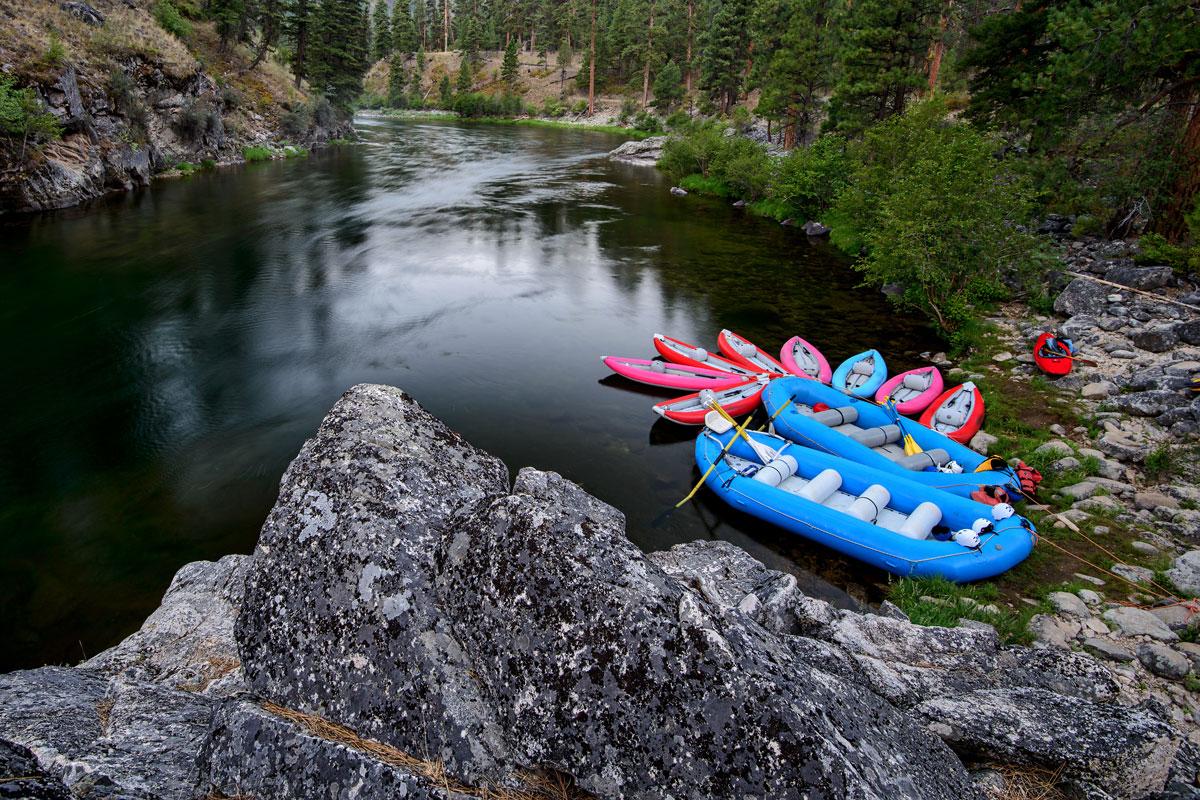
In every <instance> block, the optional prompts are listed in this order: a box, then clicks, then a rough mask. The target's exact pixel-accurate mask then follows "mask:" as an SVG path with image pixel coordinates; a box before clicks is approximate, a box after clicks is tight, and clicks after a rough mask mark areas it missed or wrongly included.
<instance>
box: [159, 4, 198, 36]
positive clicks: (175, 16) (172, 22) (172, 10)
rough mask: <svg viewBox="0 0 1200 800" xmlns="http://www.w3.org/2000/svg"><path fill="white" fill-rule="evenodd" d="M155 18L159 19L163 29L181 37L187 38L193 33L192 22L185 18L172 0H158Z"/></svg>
mask: <svg viewBox="0 0 1200 800" xmlns="http://www.w3.org/2000/svg"><path fill="white" fill-rule="evenodd" d="M154 19H155V20H157V21H158V24H159V25H160V26H162V29H163V30H165V31H166V32H167V33H170V34H172V35H173V36H178V37H179V38H180V39H186V38H187V37H189V36H191V35H192V23H190V22H188V21H187V20H186V19H184V18H183V15H182V14H180V13H179V9H178V8H176V7H175V4H174V3H172V2H171V0H158V2H157V3H155V4H154Z"/></svg>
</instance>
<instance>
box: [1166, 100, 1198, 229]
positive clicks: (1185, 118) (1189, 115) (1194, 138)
mask: <svg viewBox="0 0 1200 800" xmlns="http://www.w3.org/2000/svg"><path fill="white" fill-rule="evenodd" d="M1181 94H1183V93H1182V92H1181ZM1172 99H1174V98H1172ZM1178 103H1179V105H1178V106H1177V107H1178V108H1180V111H1179V117H1180V118H1181V123H1182V125H1183V132H1182V135H1181V136H1180V139H1179V144H1178V145H1177V146H1176V148H1175V154H1174V159H1173V160H1174V161H1175V163H1176V164H1177V165H1178V166H1179V177H1178V178H1176V179H1175V185H1174V186H1173V187H1172V189H1171V197H1170V200H1168V202H1167V207H1166V210H1165V213H1164V214H1163V218H1162V222H1161V223H1159V224H1158V225H1157V226H1156V227H1157V228H1158V231H1159V233H1161V234H1162V235H1163V236H1165V237H1167V239H1168V240H1169V241H1171V242H1180V241H1183V240H1184V239H1186V238H1187V236H1188V234H1189V233H1190V231H1189V230H1188V227H1187V222H1186V221H1184V218H1183V217H1184V215H1185V214H1187V213H1188V212H1190V211H1191V210H1192V209H1193V208H1195V207H1196V196H1197V192H1198V191H1200V97H1198V96H1197V94H1196V92H1195V91H1194V90H1189V91H1187V93H1186V94H1184V96H1182V97H1179V98H1178ZM1173 105H1174V104H1173Z"/></svg>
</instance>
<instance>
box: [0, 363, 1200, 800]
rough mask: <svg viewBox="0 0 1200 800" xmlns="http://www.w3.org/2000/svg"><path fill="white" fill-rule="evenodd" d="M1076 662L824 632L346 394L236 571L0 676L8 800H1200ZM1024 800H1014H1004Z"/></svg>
mask: <svg viewBox="0 0 1200 800" xmlns="http://www.w3.org/2000/svg"><path fill="white" fill-rule="evenodd" d="M1196 777H1197V758H1196V751H1195V749H1194V747H1193V745H1192V744H1191V743H1190V742H1189V741H1188V739H1187V737H1186V736H1185V735H1184V734H1183V732H1182V731H1180V730H1179V729H1177V728H1176V727H1174V726H1173V725H1172V724H1171V722H1170V719H1169V716H1168V715H1167V714H1166V713H1165V711H1164V710H1163V709H1162V708H1160V707H1159V706H1157V705H1156V704H1154V703H1153V702H1144V703H1139V704H1130V703H1128V702H1127V699H1126V698H1125V697H1123V696H1122V693H1121V687H1120V685H1119V684H1118V683H1117V682H1116V681H1115V680H1114V679H1113V678H1112V676H1111V675H1110V673H1109V672H1108V670H1107V668H1106V667H1105V666H1104V664H1103V663H1102V662H1100V661H1097V660H1096V659H1094V658H1092V657H1091V656H1090V655H1087V654H1085V653H1079V652H1070V651H1058V650H1051V649H1041V650H1035V649H1026V648H1022V647H1004V646H1001V645H1000V644H999V642H998V639H997V636H996V633H995V631H993V630H990V629H988V628H987V627H986V626H983V627H960V628H954V629H943V628H925V627H921V626H918V625H914V624H912V623H911V622H909V621H908V620H907V619H906V618H905V617H904V615H903V614H902V613H900V612H899V610H898V609H896V608H894V607H892V606H890V605H888V604H885V605H884V606H883V607H882V608H881V609H880V613H879V614H860V613H856V612H851V611H844V610H838V609H835V608H833V607H831V606H829V605H828V604H826V603H824V602H822V601H820V600H816V599H814V598H810V597H806V596H804V595H803V594H802V593H801V592H800V591H799V590H798V589H797V585H796V581H795V579H794V578H792V577H791V576H789V575H786V574H782V573H779V572H775V571H772V570H769V569H767V568H765V567H764V566H763V565H761V564H760V563H758V562H757V561H755V560H754V559H752V558H751V557H749V556H748V555H747V554H746V553H744V552H742V551H740V550H739V549H737V548H736V547H734V546H732V545H730V544H728V543H723V542H696V543H692V544H688V545H681V546H678V547H675V548H673V549H672V550H670V551H667V552H663V553H654V554H649V555H647V554H644V553H642V552H641V551H639V550H638V549H637V548H636V547H634V546H633V545H632V544H630V542H629V541H628V540H627V539H626V538H625V535H624V519H623V517H622V515H621V514H620V512H619V511H617V510H616V509H614V508H612V507H610V506H608V505H606V504H604V503H602V502H600V501H599V500H597V499H595V498H594V497H591V496H590V495H588V494H587V493H586V492H585V491H584V490H583V489H581V488H580V487H578V486H576V485H574V484H572V483H571V482H570V481H567V480H565V479H564V478H562V477H561V476H559V475H557V474H554V473H549V472H541V471H539V470H536V469H530V468H526V469H523V470H521V471H520V472H519V473H517V476H516V479H515V480H513V481H511V482H510V479H509V472H508V470H507V468H506V467H505V465H504V464H503V463H502V462H500V461H499V460H497V459H495V458H494V457H492V456H490V455H488V454H487V453H485V452H483V451H480V450H478V449H477V448H475V447H473V446H471V445H470V444H469V443H468V442H466V441H464V440H463V439H462V438H461V437H460V436H458V435H457V434H456V433H455V432H454V431H452V430H450V429H449V428H447V427H446V426H445V425H444V424H443V423H441V422H440V421H439V420H437V419H436V418H434V417H432V416H431V415H429V414H428V413H427V412H425V411H424V410H423V409H422V408H421V407H420V406H419V405H418V404H417V403H416V402H415V401H414V400H413V399H412V398H410V397H409V396H408V395H406V394H405V393H404V392H402V391H400V390H398V389H392V388H388V387H382V386H359V387H355V388H354V389H352V390H350V391H349V392H348V393H347V394H346V395H345V396H344V397H343V398H342V400H341V401H339V402H338V404H337V405H336V406H335V407H334V408H333V410H332V411H331V412H330V413H329V415H328V416H327V417H326V419H325V421H324V422H323V423H322V425H321V427H320V430H319V431H318V432H317V434H316V436H315V437H314V438H313V439H312V440H310V441H309V442H308V443H307V444H306V445H305V446H304V448H303V449H302V451H301V452H300V454H299V456H298V457H297V458H296V460H295V461H294V462H293V463H292V464H291V466H290V467H289V469H288V471H287V473H286V474H285V476H284V478H283V481H282V485H281V489H280V496H279V500H278V502H277V504H276V506H275V508H274V509H273V510H272V512H271V514H270V516H269V518H268V520H267V522H266V524H265V525H264V527H263V531H262V536H261V538H260V541H259V543H258V546H257V547H256V549H255V551H254V553H252V554H251V555H249V556H228V557H226V558H223V559H221V560H220V561H219V562H216V563H208V562H203V563H197V564H190V565H188V566H186V567H184V568H183V569H182V570H180V572H179V574H178V575H177V576H176V578H175V580H174V582H173V583H172V585H171V587H170V588H169V590H168V591H167V594H166V596H165V597H164V599H163V604H162V606H161V607H160V608H159V609H158V610H157V611H156V612H155V613H154V614H153V615H151V616H150V618H148V619H147V620H146V622H145V624H144V625H143V627H142V629H141V630H140V631H138V632H137V633H135V634H134V635H133V636H131V637H130V638H129V639H127V640H125V641H124V642H122V643H121V644H119V645H118V646H117V647H115V648H113V649H111V650H109V651H106V652H105V653H102V654H100V655H98V656H96V657H95V658H92V659H91V660H89V661H86V662H84V663H82V664H80V665H78V666H76V667H71V668H63V667H45V668H42V669H35V670H26V671H21V672H14V673H10V674H8V675H4V676H0V796H5V797H9V796H19V797H20V796H23V797H44V798H59V797H62V798H66V797H77V798H79V797H82V798H100V797H115V796H120V797H139V798H149V797H160V798H194V797H229V796H240V797H254V798H351V797H354V798H394V797H478V796H485V795H486V796H499V797H513V798H537V797H547V798H553V797H560V798H561V797H586V796H596V797H606V798H607V797H611V798H650V797H674V798H685V797H747V798H748V797H853V798H955V800H959V799H960V798H972V797H986V796H988V795H989V794H993V793H994V792H996V791H998V790H999V789H998V787H1000V788H1003V787H1005V786H1007V787H1008V790H1010V791H1015V790H1017V789H1021V787H1022V786H1024V784H1023V783H1022V782H1028V781H1034V782H1038V781H1040V782H1041V785H1043V786H1044V785H1046V784H1055V785H1056V790H1059V791H1063V792H1067V793H1070V794H1072V795H1074V796H1081V797H1082V796H1086V797H1091V798H1129V799H1132V798H1166V797H1200V789H1197V786H1196ZM1014 796H1016V795H1014Z"/></svg>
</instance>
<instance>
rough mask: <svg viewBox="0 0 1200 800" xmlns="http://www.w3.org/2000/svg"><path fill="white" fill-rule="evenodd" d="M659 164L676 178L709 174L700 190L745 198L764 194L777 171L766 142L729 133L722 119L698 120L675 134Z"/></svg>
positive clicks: (668, 140) (676, 179) (703, 176)
mask: <svg viewBox="0 0 1200 800" xmlns="http://www.w3.org/2000/svg"><path fill="white" fill-rule="evenodd" d="M658 166H659V168H660V169H661V170H662V171H663V172H665V173H666V174H667V175H668V176H669V177H670V178H671V179H673V180H675V181H682V180H683V179H684V178H685V177H687V176H689V175H699V176H700V177H701V178H705V179H706V180H705V181H704V182H703V186H704V187H708V188H707V189H705V188H700V187H699V186H697V190H698V191H706V192H707V193H709V194H718V195H720V196H726V195H728V196H736V197H738V198H740V199H744V200H755V199H758V198H759V197H762V196H763V194H764V193H765V192H766V190H767V186H768V185H769V184H770V182H771V176H772V171H773V166H772V162H771V158H770V156H768V155H767V152H766V150H764V149H763V147H762V145H760V144H758V143H757V142H753V141H751V140H749V139H746V138H744V137H741V136H730V135H727V134H726V132H725V127H724V125H723V124H721V123H719V122H705V123H698V124H695V125H692V126H690V128H689V129H687V130H686V131H685V132H683V133H676V134H672V136H671V137H670V138H669V139H667V142H666V144H665V145H664V146H663V154H662V157H661V158H660V159H659V162H658ZM680 185H683V184H680ZM715 187H720V190H719V191H716V190H715ZM684 188H687V187H686V186H685V187H684Z"/></svg>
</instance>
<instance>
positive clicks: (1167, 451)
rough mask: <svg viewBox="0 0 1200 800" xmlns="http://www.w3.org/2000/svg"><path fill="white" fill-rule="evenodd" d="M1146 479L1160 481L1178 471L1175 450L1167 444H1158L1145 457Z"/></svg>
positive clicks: (1177, 459) (1177, 458)
mask: <svg viewBox="0 0 1200 800" xmlns="http://www.w3.org/2000/svg"><path fill="white" fill-rule="evenodd" d="M1145 468H1146V477H1147V478H1149V479H1150V480H1153V481H1161V480H1165V479H1166V478H1169V477H1171V476H1172V475H1174V474H1175V472H1176V471H1177V470H1178V469H1179V457H1178V454H1177V453H1176V451H1175V448H1173V447H1171V446H1170V445H1169V444H1160V445H1159V446H1158V447H1156V448H1154V449H1153V450H1152V451H1150V454H1149V455H1147V456H1146V463H1145Z"/></svg>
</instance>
